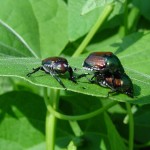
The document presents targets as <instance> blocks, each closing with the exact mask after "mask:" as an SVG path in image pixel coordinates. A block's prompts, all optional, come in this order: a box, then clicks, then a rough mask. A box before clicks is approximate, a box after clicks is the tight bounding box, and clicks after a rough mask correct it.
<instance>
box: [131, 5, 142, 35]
mask: <svg viewBox="0 0 150 150" xmlns="http://www.w3.org/2000/svg"><path fill="white" fill-rule="evenodd" d="M139 17H140V11H139V9H138V8H136V7H133V8H132V10H131V11H130V13H129V15H128V30H129V32H131V31H132V30H135V29H136V26H137V22H138V19H139Z"/></svg>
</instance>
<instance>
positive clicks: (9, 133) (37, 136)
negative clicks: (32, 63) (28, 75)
mask: <svg viewBox="0 0 150 150" xmlns="http://www.w3.org/2000/svg"><path fill="white" fill-rule="evenodd" d="M33 106H34V108H33ZM33 110H34V111H33ZM45 115H46V107H45V104H44V101H43V99H42V98H41V97H40V96H38V95H35V94H33V93H30V92H25V91H24V92H10V93H6V94H3V95H1V96H0V122H1V123H0V137H1V138H0V149H1V150H4V149H5V150H12V149H14V150H41V149H43V150H44V149H45V137H44V128H45V122H44V121H45Z"/></svg>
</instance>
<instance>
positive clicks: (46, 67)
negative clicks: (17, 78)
mask: <svg viewBox="0 0 150 150" xmlns="http://www.w3.org/2000/svg"><path fill="white" fill-rule="evenodd" d="M39 70H42V71H44V72H45V73H48V74H50V75H51V76H52V77H54V78H55V79H56V80H57V81H58V82H59V84H60V85H61V86H62V87H63V88H65V89H66V87H65V85H64V84H63V82H62V81H61V79H60V78H59V77H58V75H61V74H65V73H66V72H67V71H68V72H69V75H70V77H69V80H71V81H73V82H75V83H76V81H75V78H74V76H73V70H72V68H71V67H70V66H69V64H68V61H67V60H66V59H65V58H62V57H49V58H46V59H44V60H42V65H41V66H40V67H38V68H35V69H34V68H33V71H32V72H30V73H28V74H27V76H28V77H30V76H31V75H32V74H33V73H36V72H37V71H39Z"/></svg>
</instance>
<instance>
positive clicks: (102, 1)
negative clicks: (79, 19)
mask: <svg viewBox="0 0 150 150" xmlns="http://www.w3.org/2000/svg"><path fill="white" fill-rule="evenodd" d="M124 2H125V0H87V1H86V3H85V5H84V6H83V8H82V13H81V14H82V15H85V14H86V13H89V12H90V11H92V10H94V9H96V8H98V7H104V6H106V5H108V4H111V3H114V4H116V3H120V4H121V5H122V4H123V3H124Z"/></svg>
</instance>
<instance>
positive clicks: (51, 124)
mask: <svg viewBox="0 0 150 150" xmlns="http://www.w3.org/2000/svg"><path fill="white" fill-rule="evenodd" d="M50 92H51V93H50V100H49V99H48V94H47V88H44V100H45V104H46V107H47V116H46V149H47V150H54V147H55V128H56V121H57V118H56V117H55V116H54V115H53V114H51V112H50V111H49V109H48V107H49V106H51V104H52V106H53V108H54V109H55V110H57V107H58V102H59V90H57V89H51V91H50ZM52 106H51V107H52Z"/></svg>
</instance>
